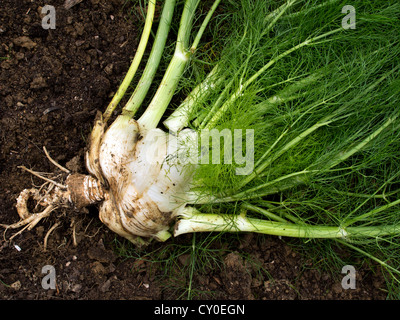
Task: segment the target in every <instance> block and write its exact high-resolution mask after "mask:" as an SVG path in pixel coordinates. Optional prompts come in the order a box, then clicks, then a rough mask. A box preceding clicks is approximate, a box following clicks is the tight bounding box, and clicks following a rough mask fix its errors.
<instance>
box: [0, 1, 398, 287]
mask: <svg viewBox="0 0 400 320" xmlns="http://www.w3.org/2000/svg"><path fill="white" fill-rule="evenodd" d="M199 2H200V1H198V0H186V1H185V3H184V4H183V5H180V4H177V3H175V1H173V0H166V1H164V3H163V11H162V13H161V18H160V22H159V24H158V27H157V30H156V34H155V39H154V42H153V44H152V46H151V52H150V55H149V57H148V59H147V61H146V65H145V67H144V71H143V73H142V74H141V77H140V79H139V80H138V81H137V85H136V87H135V90H134V92H133V93H132V95H131V96H130V97H129V100H128V102H127V103H126V104H125V105H124V106H121V107H120V108H119V102H120V101H121V98H122V97H123V96H124V95H125V93H126V90H127V88H128V87H129V84H130V83H131V82H132V79H133V77H134V76H135V74H136V71H137V70H138V66H139V64H140V63H141V62H142V61H141V60H142V57H143V53H144V52H145V50H146V49H147V50H149V49H148V47H149V38H150V33H151V32H150V31H151V29H152V27H154V26H153V25H152V21H153V16H154V6H155V0H151V1H149V2H148V10H147V18H146V24H145V26H144V29H143V34H142V38H141V41H140V44H139V48H138V51H137V53H136V55H135V58H134V60H133V62H132V65H131V68H130V69H129V71H128V73H127V76H126V77H125V79H124V81H123V82H122V84H121V86H120V88H119V90H118V91H117V93H116V95H115V96H114V98H113V100H112V101H111V102H110V104H109V106H108V107H107V109H106V110H105V111H104V113H102V114H101V113H99V114H98V117H97V119H96V122H95V126H94V128H93V131H92V134H91V145H90V148H89V151H88V154H87V168H88V171H89V173H90V174H91V175H90V178H88V176H79V177H76V176H74V177H71V176H69V177H68V179H67V180H66V184H61V185H59V186H58V189H57V191H59V192H58V193H56V194H55V195H54V196H53V197H51V198H50V199H48V200H46V201H47V202H46V201H44V200H43V199H41V200H40V201H41V204H42V206H45V207H46V209H45V210H44V211H43V212H42V213H39V214H38V213H36V214H31V213H29V212H28V211H27V207H26V201H27V198H29V197H34V199H36V200H38V199H39V198H40V197H39V195H38V194H37V192H36V191H32V190H31V191H29V192H25V193H24V194H21V197H20V200H19V202H18V206H19V207H20V210H19V214H20V216H21V218H22V220H21V222H19V223H16V224H15V225H12V226H8V227H12V228H17V227H21V226H22V225H24V224H26V225H28V226H29V227H32V223H33V222H34V224H36V223H37V222H38V221H39V220H40V218H42V217H43V216H46V215H48V214H50V212H51V211H53V210H55V209H57V208H58V207H60V206H71V205H74V206H77V207H83V206H86V205H90V204H94V203H98V204H99V207H100V219H101V220H102V221H103V222H104V223H105V224H106V225H107V226H108V227H110V229H112V230H113V231H115V232H116V233H118V234H119V235H121V236H123V237H125V238H127V239H129V240H131V241H132V242H134V243H143V242H144V241H145V240H143V239H147V238H150V239H156V240H159V241H166V240H167V239H168V238H169V237H170V236H171V235H172V234H173V235H175V236H178V235H180V234H184V233H189V232H257V233H265V234H270V235H278V236H284V237H296V238H304V239H307V240H309V239H330V241H334V242H335V243H338V244H340V245H343V246H346V247H348V248H351V249H352V250H355V251H356V252H358V253H362V254H363V255H364V256H366V257H368V258H370V259H372V260H374V261H376V262H378V263H379V264H380V265H381V266H382V267H383V269H384V270H385V271H386V274H387V275H388V279H389V282H391V283H392V282H393V283H394V284H396V283H398V281H399V280H398V279H399V278H398V277H399V273H400V272H399V271H398V270H399V262H400V260H399V255H398V254H397V252H398V249H399V244H400V243H399V234H400V221H399V204H400V200H399V191H400V186H399V175H400V167H399V158H398V152H399V150H400V142H399V141H400V139H399V129H400V119H399V116H400V115H399V101H400V100H399V93H400V89H399V88H400V80H399V78H398V73H399V70H400V64H399V59H400V55H399V51H400V50H399V34H400V22H399V21H400V3H398V1H394V0H392V1H381V0H379V1H373V2H370V1H368V2H366V1H360V0H355V1H353V2H352V6H353V7H354V8H355V12H356V15H355V19H356V25H355V28H345V27H344V25H343V18H344V16H345V14H343V12H342V8H343V7H344V6H345V5H347V3H346V2H344V1H340V0H325V1H310V0H286V1H269V0H263V1H251V0H238V1H219V0H216V1H214V2H213V3H212V4H211V5H210V6H209V10H208V11H207V12H206V13H203V14H200V13H198V12H197V10H198V6H199ZM216 10H217V11H216ZM177 17H179V19H180V24H179V30H178V31H177V34H176V35H174V36H175V38H176V41H175V43H174V46H175V49H174V52H173V54H172V57H171V59H170V62H169V64H168V67H167V68H166V69H165V70H162V69H161V68H160V61H161V60H162V59H163V58H165V57H163V53H164V52H165V51H164V50H165V46H166V43H167V40H168V39H169V38H168V37H169V36H171V30H170V26H171V23H172V19H177ZM204 33H207V37H212V38H213V39H215V40H214V45H213V43H211V49H210V46H207V45H205V44H204V43H203V42H202V38H203V35H204ZM160 72H163V73H164V77H163V78H162V80H161V82H160V83H159V86H158V89H157V90H156V92H154V94H153V95H152V96H151V98H150V100H149V101H150V102H149V104H148V105H146V106H143V105H142V104H143V101H145V98H146V96H147V97H148V96H149V95H150V94H151V93H152V92H151V91H150V86H151V85H152V84H153V81H154V79H155V75H156V74H158V73H160ZM178 91H179V95H178V96H181V95H182V93H185V94H186V97H185V98H184V99H182V101H181V104H180V105H178V106H176V107H175V106H173V105H171V100H172V98H173V96H174V94H176V93H177V92H178ZM117 108H119V110H120V112H119V111H118V113H119V115H118V117H117V118H116V120H114V122H113V123H112V124H110V123H108V122H109V121H110V119H111V116H112V115H113V113H114V112H115V111H116V110H117ZM135 119H136V120H135ZM165 128H166V130H165ZM162 129H164V130H162ZM213 129H214V130H216V131H214V132H218V133H221V132H225V133H228V135H227V136H228V138H229V137H235V139H234V140H235V142H238V141H240V142H241V146H242V147H243V148H239V150H238V149H235V150H232V149H231V148H226V147H225V146H226V145H224V144H218V145H217V146H215V144H214V145H211V147H210V148H209V149H207V150H204V149H202V148H201V147H199V139H205V140H207V139H209V138H210V137H209V134H210V131H211V130H213ZM167 130H168V132H166V131H167ZM235 130H236V131H235ZM235 132H236V133H237V132H239V135H235ZM247 133H251V134H250V135H248V134H247ZM240 134H241V135H240ZM217 138H219V136H218V137H217ZM221 140H224V141H225V139H221ZM172 142H173V143H172ZM221 145H222V146H221ZM246 148H247V149H246ZM216 149H218V150H216ZM243 150H246V152H245V153H246V156H245V158H246V160H249V161H251V162H252V164H253V166H252V167H251V170H250V171H246V172H245V173H244V174H243V171H240V169H243V163H244V162H243V161H238V162H235V161H226V160H229V159H231V160H232V157H233V159H243ZM215 151H219V152H218V153H217V157H216V158H213V152H215ZM247 156H249V157H250V158H249V157H247ZM210 157H211V159H210ZM188 158H190V159H192V160H193V159H194V160H195V161H187V160H188ZM211 160H216V161H211ZM238 170H239V171H238ZM238 172H242V174H238ZM33 215H35V216H34V217H33ZM34 224H33V225H34ZM393 292H396V291H393Z"/></svg>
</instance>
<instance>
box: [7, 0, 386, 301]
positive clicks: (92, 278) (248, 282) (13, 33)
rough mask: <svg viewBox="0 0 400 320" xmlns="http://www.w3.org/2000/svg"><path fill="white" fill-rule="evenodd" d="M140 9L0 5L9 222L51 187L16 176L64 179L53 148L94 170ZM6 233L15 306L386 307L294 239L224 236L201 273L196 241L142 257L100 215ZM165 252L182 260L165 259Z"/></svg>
mask: <svg viewBox="0 0 400 320" xmlns="http://www.w3.org/2000/svg"><path fill="white" fill-rule="evenodd" d="M132 3H133V2H126V1H123V0H112V1H107V0H84V1H82V2H81V3H79V4H77V5H76V6H74V7H72V8H71V9H69V10H66V9H64V8H63V0H54V1H50V3H49V1H31V0H19V1H15V0H2V1H1V10H0V38H1V44H0V59H1V60H0V111H1V113H0V114H1V119H0V122H1V125H0V141H1V152H0V171H1V172H0V191H1V192H0V223H2V224H10V223H14V222H16V221H18V219H19V218H18V215H17V212H16V209H15V200H16V198H17V196H18V195H19V193H20V192H21V191H22V190H23V189H25V188H30V187H31V186H32V184H35V185H41V184H42V181H40V180H39V179H38V178H36V177H32V176H31V175H30V174H29V173H27V172H25V171H23V170H21V169H20V168H18V166H26V167H29V168H32V169H33V170H36V171H41V172H58V171H57V170H58V169H57V168H55V167H54V166H53V165H52V164H51V163H50V162H49V161H48V159H47V158H46V156H45V154H44V152H43V146H45V147H46V148H47V150H48V151H49V153H50V154H51V156H52V157H53V158H54V159H55V160H56V161H57V162H59V163H60V164H61V165H64V166H67V167H69V168H73V169H76V170H78V171H80V172H82V173H84V172H85V168H84V158H83V155H84V151H85V148H86V142H87V137H88V135H89V133H90V130H91V127H92V124H93V120H94V116H95V113H96V111H97V110H104V109H105V107H106V106H107V104H108V102H109V101H110V97H111V96H112V94H113V92H114V91H115V90H116V89H117V88H118V84H119V82H120V81H121V80H122V78H123V76H124V74H125V72H126V71H127V70H128V67H129V63H130V61H131V59H132V58H133V55H134V53H135V48H136V46H137V43H138V39H139V35H138V25H141V24H142V23H143V18H142V20H141V18H140V16H141V14H140V12H141V11H140V10H139V9H138V8H137V7H135V6H134V5H133V4H132ZM45 4H51V5H53V6H55V8H56V14H57V15H56V29H54V30H52V29H48V30H45V29H43V28H42V26H41V21H42V17H41V16H40V14H41V6H44V5H45ZM57 221H58V222H61V224H60V226H59V227H57V228H56V229H55V230H54V231H53V232H52V233H51V235H50V236H49V239H48V244H47V248H46V251H44V238H45V235H46V233H47V232H48V230H49V229H50V228H51V227H52V226H53V225H54V224H55V223H56V222H57ZM73 225H74V226H75V231H76V239H77V242H78V245H77V246H74V243H73V241H72V232H73V227H72V226H73ZM3 230H4V229H1V237H0V298H1V299H5V300H7V299H32V300H37V299H64V300H70V299H178V298H179V299H182V298H186V297H191V298H194V299H195V298H205V299H375V300H377V299H385V297H386V294H385V290H384V289H385V283H384V281H383V278H382V276H381V275H380V274H379V273H373V272H371V271H368V268H366V269H365V270H357V278H356V280H357V282H356V289H347V290H345V289H343V288H342V286H341V280H342V278H343V276H344V275H343V274H341V269H339V270H333V272H322V271H318V270H317V269H316V268H314V267H316V265H315V263H313V262H312V261H311V260H307V259H305V258H303V256H302V255H300V254H299V253H298V252H297V251H295V250H294V249H293V247H292V246H289V245H287V244H286V242H285V241H284V239H279V238H274V237H268V236H258V235H240V236H237V237H231V238H229V237H228V236H227V237H225V238H224V237H221V238H219V240H218V241H214V243H213V244H212V246H211V247H212V248H211V247H210V250H208V251H207V252H206V255H199V257H203V258H204V257H205V258H204V259H203V260H201V261H200V260H199V261H197V263H198V265H196V267H195V270H196V272H195V273H194V274H193V273H192V274H191V273H190V272H189V270H190V269H191V268H189V267H188V265H189V264H190V263H192V262H193V259H192V256H190V255H189V253H190V251H189V250H187V248H191V245H192V240H193V239H192V237H193V236H182V237H181V238H179V239H172V240H170V241H168V242H167V243H164V244H152V245H151V248H148V249H146V250H147V251H146V252H148V253H149V254H148V255H147V256H146V257H145V258H144V257H143V254H141V253H140V252H137V251H135V250H134V249H132V246H130V245H128V244H127V243H126V241H124V240H123V239H122V238H119V237H118V236H116V235H115V234H114V233H113V232H111V231H110V230H108V229H107V228H106V227H105V226H104V225H102V223H101V222H100V221H99V219H98V217H97V212H96V208H91V209H90V210H89V212H87V213H81V214H78V213H76V212H71V211H65V210H64V211H60V212H57V213H54V214H53V215H52V216H51V217H49V218H47V219H45V220H43V221H41V222H40V223H39V224H38V225H37V226H36V227H35V228H34V229H33V230H30V231H29V230H26V231H25V232H23V233H21V234H20V235H18V236H16V237H15V238H13V239H12V241H9V238H10V236H12V234H13V233H14V232H16V231H11V230H8V231H7V232H5V233H3ZM202 236H203V235H201V236H200V235H199V236H197V239H202ZM221 240H222V241H221ZM126 247H129V251H128V250H127V249H125V248H126ZM174 248H175V249H174ZM176 248H179V250H181V251H179V250H178V249H176ZM185 248H186V249H185ZM152 250H153V251H152ZM163 250H164V252H165V254H167V255H168V254H169V253H171V252H172V253H174V254H175V255H176V257H175V256H174V257H173V258H170V259H169V261H167V260H168V259H165V258H162V255H161V254H160V252H161V251H163ZM174 250H175V251H174ZM151 252H155V253H151ZM177 252H178V253H179V252H181V253H182V254H177ZM127 254H129V255H127ZM165 254H164V255H165ZM171 259H172V260H171ZM208 263H209V265H207V264H208ZM200 264H201V265H200ZM45 265H52V266H54V269H55V272H56V288H55V289H48V290H46V289H44V288H43V287H42V285H41V283H42V279H43V277H44V276H45V275H46V274H43V273H42V268H43V267H44V266H45ZM191 275H192V276H191ZM189 284H190V285H191V291H190V292H189V291H188V287H189Z"/></svg>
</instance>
